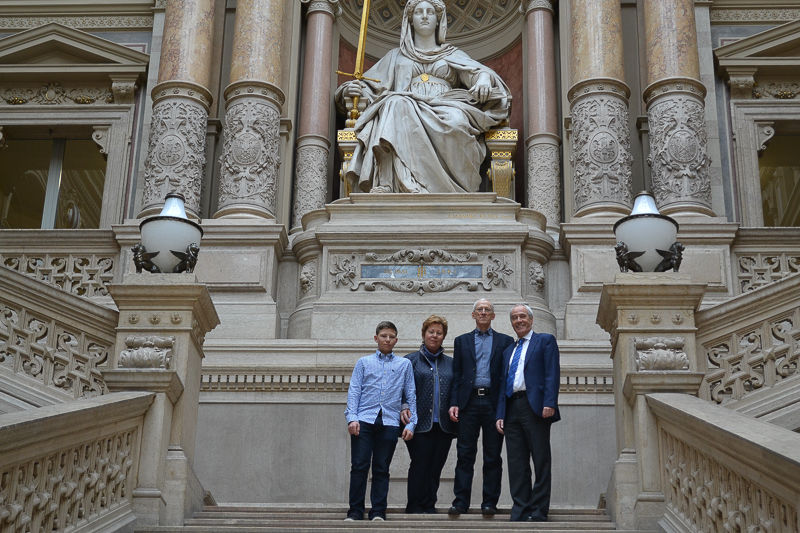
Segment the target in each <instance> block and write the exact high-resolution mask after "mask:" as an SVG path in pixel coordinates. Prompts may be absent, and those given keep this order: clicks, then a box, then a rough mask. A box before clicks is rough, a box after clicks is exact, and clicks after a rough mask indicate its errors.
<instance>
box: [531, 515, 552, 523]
mask: <svg viewBox="0 0 800 533" xmlns="http://www.w3.org/2000/svg"><path fill="white" fill-rule="evenodd" d="M527 521H528V522H547V517H546V516H545V517H541V516H533V515H531V516H529V517H528V520H527Z"/></svg>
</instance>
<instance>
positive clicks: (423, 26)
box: [336, 0, 511, 193]
mask: <svg viewBox="0 0 800 533" xmlns="http://www.w3.org/2000/svg"><path fill="white" fill-rule="evenodd" d="M446 33H447V17H446V7H445V5H444V3H443V2H442V0H408V3H407V4H406V7H405V11H404V14H403V23H402V28H401V32H400V47H399V48H395V49H393V50H391V51H390V52H389V53H388V54H386V56H384V57H383V58H382V59H381V60H380V61H378V62H377V63H376V64H375V66H373V67H372V68H371V69H369V71H367V72H365V73H364V76H365V77H367V78H373V79H375V80H380V81H379V82H375V81H370V80H366V79H365V80H360V81H359V80H353V81H349V82H346V83H343V84H342V85H341V86H340V87H339V89H338V90H337V92H336V99H337V102H338V103H339V104H340V105H342V104H343V101H344V99H345V97H351V98H352V97H354V96H358V97H359V98H360V99H364V100H366V104H367V107H366V109H365V110H364V112H363V113H362V114H361V116H360V117H359V118H358V121H357V122H356V124H355V130H356V134H357V138H358V146H357V147H356V149H355V152H354V153H353V159H352V161H351V163H350V166H349V167H348V170H347V175H346V176H345V179H347V180H348V181H349V183H350V184H351V187H352V190H354V191H356V190H360V191H362V192H373V193H375V192H384V193H385V192H410V193H425V192H427V193H448V192H475V191H477V190H478V188H479V187H480V184H481V177H480V173H479V170H480V167H481V163H482V162H483V160H484V158H485V157H486V146H485V144H484V142H483V134H484V132H486V131H487V130H489V129H490V128H493V127H495V126H498V125H499V124H500V123H501V122H503V121H504V120H506V119H507V118H508V113H509V106H510V101H511V95H510V92H509V90H508V87H507V86H506V84H505V83H504V82H503V80H501V79H500V77H499V76H498V75H497V74H496V73H495V72H494V71H493V70H491V69H490V68H488V67H486V66H484V65H482V64H480V63H478V62H477V61H474V60H473V59H471V58H470V57H469V56H468V55H467V54H466V53H464V52H462V51H461V50H459V49H458V48H456V47H454V46H451V45H449V44H446V43H445V36H446ZM356 185H357V187H358V189H356Z"/></svg>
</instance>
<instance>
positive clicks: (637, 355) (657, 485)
mask: <svg viewBox="0 0 800 533" xmlns="http://www.w3.org/2000/svg"><path fill="white" fill-rule="evenodd" d="M705 290H706V284H704V283H692V282H691V278H690V277H689V276H688V275H684V274H674V273H671V274H645V273H624V274H623V273H618V274H617V276H616V280H615V282H614V283H606V284H604V285H603V292H602V295H601V297H600V308H599V310H598V312H597V323H598V324H599V325H600V326H601V327H602V328H603V329H604V330H606V331H607V332H608V333H610V334H611V354H612V355H611V356H612V358H613V360H614V405H615V408H616V421H617V451H618V453H619V458H618V459H617V461H616V463H615V464H614V470H613V472H612V475H611V480H610V482H609V487H608V490H607V491H606V501H607V509H608V510H609V513H610V514H611V515H612V516H613V518H614V521H615V522H616V524H617V527H618V528H619V529H635V530H646V531H654V530H656V529H658V527H657V521H658V520H659V519H661V517H662V516H663V515H664V511H665V508H666V506H665V497H664V492H663V487H662V483H661V469H660V466H659V455H658V453H659V452H658V441H659V439H658V427H657V422H656V419H655V416H654V415H653V414H652V412H651V411H650V409H649V407H648V406H647V402H646V400H645V397H644V395H645V394H649V393H653V392H681V393H687V394H692V395H697V392H698V390H699V389H700V385H701V383H702V381H703V378H704V377H705V374H704V373H703V372H698V370H701V369H703V368H705V365H703V364H701V362H700V360H699V359H698V358H699V357H701V356H702V355H701V354H698V352H697V349H696V343H695V332H696V329H697V328H696V327H695V312H696V311H697V309H698V308H699V306H700V302H701V301H702V299H703V295H704V294H705Z"/></svg>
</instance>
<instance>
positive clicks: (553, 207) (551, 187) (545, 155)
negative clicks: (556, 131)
mask: <svg viewBox="0 0 800 533" xmlns="http://www.w3.org/2000/svg"><path fill="white" fill-rule="evenodd" d="M528 207H530V208H531V209H535V210H536V211H538V212H540V213H541V214H543V215H544V216H545V217H547V224H548V225H550V226H557V225H558V224H559V223H560V222H561V164H560V162H559V150H558V146H554V145H553V144H531V145H530V146H529V147H528Z"/></svg>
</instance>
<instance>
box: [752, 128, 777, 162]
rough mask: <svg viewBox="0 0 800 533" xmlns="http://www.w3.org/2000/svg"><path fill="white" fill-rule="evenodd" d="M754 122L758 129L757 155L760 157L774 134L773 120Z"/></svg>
mask: <svg viewBox="0 0 800 533" xmlns="http://www.w3.org/2000/svg"><path fill="white" fill-rule="evenodd" d="M755 124H756V128H757V131H758V155H759V157H760V156H761V154H763V153H764V150H766V149H767V145H768V144H769V142H770V141H771V140H772V138H773V137H774V136H775V128H774V126H775V122H756V123H755Z"/></svg>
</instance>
